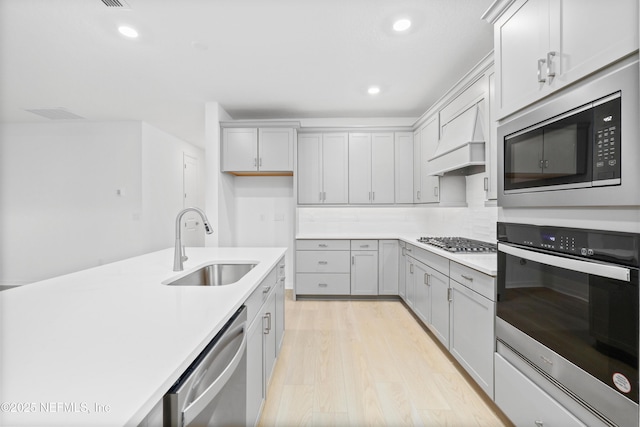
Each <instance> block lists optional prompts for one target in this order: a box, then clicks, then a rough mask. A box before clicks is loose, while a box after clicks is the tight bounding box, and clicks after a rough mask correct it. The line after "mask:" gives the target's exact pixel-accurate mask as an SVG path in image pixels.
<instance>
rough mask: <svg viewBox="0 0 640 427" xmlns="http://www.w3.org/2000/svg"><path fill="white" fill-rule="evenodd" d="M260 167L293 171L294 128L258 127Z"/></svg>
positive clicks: (262, 169)
mask: <svg viewBox="0 0 640 427" xmlns="http://www.w3.org/2000/svg"><path fill="white" fill-rule="evenodd" d="M258 169H259V170H261V171H265V172H270V171H273V172H275V171H293V129H279V128H261V129H258Z"/></svg>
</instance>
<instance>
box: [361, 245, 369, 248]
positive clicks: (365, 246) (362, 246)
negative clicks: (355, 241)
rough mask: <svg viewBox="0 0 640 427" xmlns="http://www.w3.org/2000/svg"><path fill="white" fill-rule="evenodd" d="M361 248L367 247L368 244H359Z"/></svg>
mask: <svg viewBox="0 0 640 427" xmlns="http://www.w3.org/2000/svg"><path fill="white" fill-rule="evenodd" d="M360 247H361V248H368V247H369V245H360Z"/></svg>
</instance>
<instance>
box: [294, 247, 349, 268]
mask: <svg viewBox="0 0 640 427" xmlns="http://www.w3.org/2000/svg"><path fill="white" fill-rule="evenodd" d="M349 255H350V252H349V251H296V271H297V272H298V273H350V272H351V258H350V256H349Z"/></svg>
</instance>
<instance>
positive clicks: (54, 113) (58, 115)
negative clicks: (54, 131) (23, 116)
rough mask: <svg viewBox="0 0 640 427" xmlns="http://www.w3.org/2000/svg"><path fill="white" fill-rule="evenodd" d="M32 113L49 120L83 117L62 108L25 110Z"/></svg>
mask: <svg viewBox="0 0 640 427" xmlns="http://www.w3.org/2000/svg"><path fill="white" fill-rule="evenodd" d="M25 111H28V112H30V113H33V114H37V115H38V116H40V117H44V118H46V119H51V120H78V119H84V117H82V116H79V115H77V114H73V113H72V112H71V111H68V110H65V109H64V108H33V109H30V110H25Z"/></svg>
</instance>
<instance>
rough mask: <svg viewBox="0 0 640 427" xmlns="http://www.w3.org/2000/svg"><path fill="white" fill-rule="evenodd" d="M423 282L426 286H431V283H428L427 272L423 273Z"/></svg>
mask: <svg viewBox="0 0 640 427" xmlns="http://www.w3.org/2000/svg"><path fill="white" fill-rule="evenodd" d="M424 284H425V285H427V286H431V283H429V274H427V273H424Z"/></svg>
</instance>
